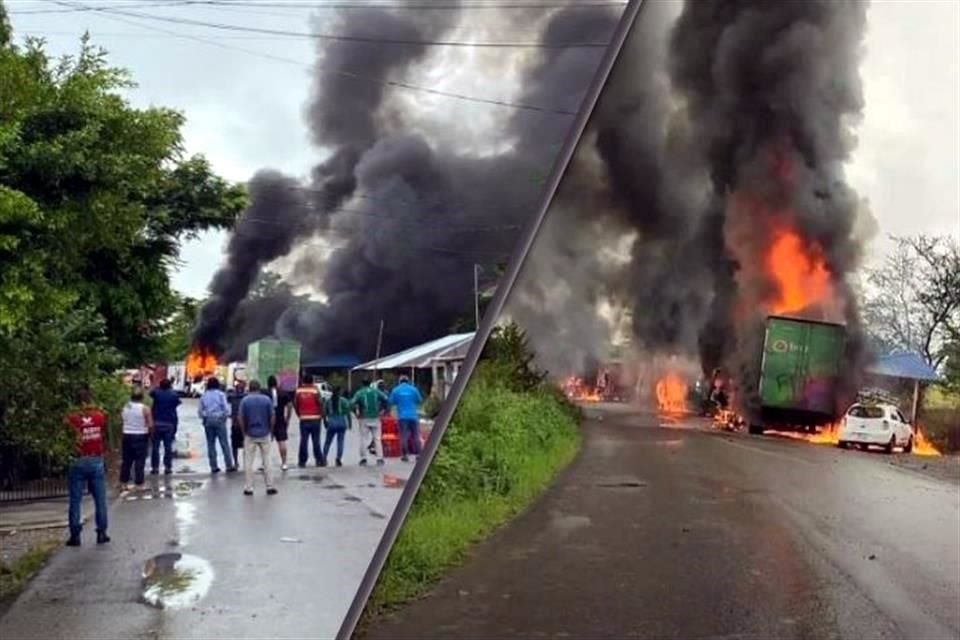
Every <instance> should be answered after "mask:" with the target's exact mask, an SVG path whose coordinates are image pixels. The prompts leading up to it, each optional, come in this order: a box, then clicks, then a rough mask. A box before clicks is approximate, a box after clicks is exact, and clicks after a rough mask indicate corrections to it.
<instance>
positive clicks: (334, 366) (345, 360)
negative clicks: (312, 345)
mask: <svg viewBox="0 0 960 640" xmlns="http://www.w3.org/2000/svg"><path fill="white" fill-rule="evenodd" d="M358 364H360V358H358V357H357V356H353V355H349V354H342V353H341V354H334V355H329V356H322V357H320V358H313V359H311V360H310V361H308V362H304V363H303V364H301V365H300V368H301V369H302V370H303V372H304V373H305V374H310V375H318V374H319V375H323V374H330V373H331V372H334V371H342V372H344V373H346V374H347V376H349V375H350V370H351V369H353V368H354V367H355V366H357V365H358Z"/></svg>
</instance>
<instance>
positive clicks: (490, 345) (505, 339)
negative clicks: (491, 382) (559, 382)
mask: <svg viewBox="0 0 960 640" xmlns="http://www.w3.org/2000/svg"><path fill="white" fill-rule="evenodd" d="M482 357H483V359H484V360H485V362H484V366H485V367H486V368H487V369H490V370H491V371H490V376H491V377H493V378H496V379H499V380H501V381H503V383H504V384H506V385H507V386H508V387H509V388H510V389H513V390H514V391H519V392H524V391H535V390H540V389H542V388H543V386H544V380H545V379H546V374H545V373H544V372H542V371H539V370H538V369H537V368H536V366H535V365H534V364H533V360H534V355H533V353H532V352H531V351H530V348H529V345H528V344H527V336H526V334H525V333H524V332H523V330H522V329H520V327H519V326H517V325H516V324H514V323H511V324H508V325H506V326H502V327H496V328H495V329H494V330H493V332H492V333H491V335H490V339H489V340H487V344H486V345H485V346H484V350H483V356H482Z"/></svg>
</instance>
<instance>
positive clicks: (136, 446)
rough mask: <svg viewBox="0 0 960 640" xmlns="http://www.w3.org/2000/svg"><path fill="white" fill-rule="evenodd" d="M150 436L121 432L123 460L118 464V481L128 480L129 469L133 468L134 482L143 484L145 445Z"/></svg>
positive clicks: (145, 456) (145, 459)
mask: <svg viewBox="0 0 960 640" xmlns="http://www.w3.org/2000/svg"><path fill="white" fill-rule="evenodd" d="M149 440H150V436H148V435H145V434H144V435H134V434H130V433H125V434H123V447H122V453H123V462H122V463H121V464H120V482H122V483H124V484H126V483H128V482H130V469H131V467H132V468H133V478H134V480H133V481H134V483H135V484H143V482H144V478H143V468H144V466H145V465H146V464H147V445H148V443H149Z"/></svg>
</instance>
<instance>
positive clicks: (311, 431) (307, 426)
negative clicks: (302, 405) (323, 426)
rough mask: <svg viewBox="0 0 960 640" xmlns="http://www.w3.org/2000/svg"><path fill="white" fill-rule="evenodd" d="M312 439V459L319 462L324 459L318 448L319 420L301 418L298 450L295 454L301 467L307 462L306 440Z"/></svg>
mask: <svg viewBox="0 0 960 640" xmlns="http://www.w3.org/2000/svg"><path fill="white" fill-rule="evenodd" d="M308 439H309V440H312V441H313V461H314V462H316V463H317V464H320V461H321V460H323V459H324V454H323V452H322V451H321V450H320V421H319V420H301V421H300V452H299V455H298V456H297V463H298V464H299V465H300V466H301V467H302V466H303V465H305V464H307V457H308V456H307V440H308Z"/></svg>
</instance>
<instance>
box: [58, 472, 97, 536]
mask: <svg viewBox="0 0 960 640" xmlns="http://www.w3.org/2000/svg"><path fill="white" fill-rule="evenodd" d="M67 481H68V482H69V484H70V511H69V522H70V535H72V536H79V535H80V529H81V528H82V525H81V524H80V504H81V502H82V501H83V489H84V487H87V488H88V489H89V490H90V495H91V496H93V506H94V508H95V510H96V523H97V531H106V530H107V481H106V474H105V472H104V470H103V458H100V457H84V458H74V460H73V462H71V463H70V466H69V467H68V468H67Z"/></svg>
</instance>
